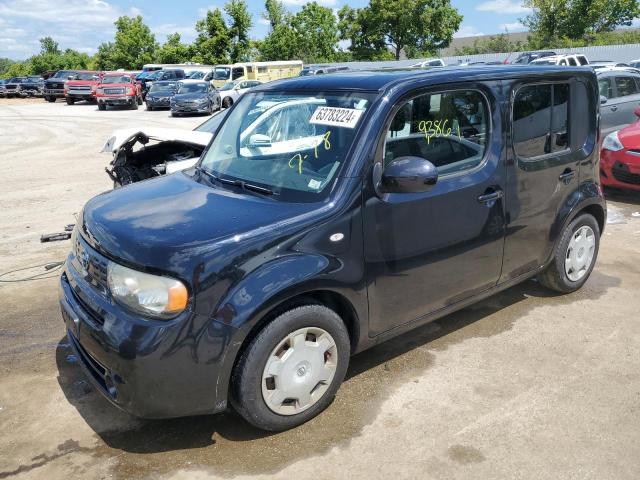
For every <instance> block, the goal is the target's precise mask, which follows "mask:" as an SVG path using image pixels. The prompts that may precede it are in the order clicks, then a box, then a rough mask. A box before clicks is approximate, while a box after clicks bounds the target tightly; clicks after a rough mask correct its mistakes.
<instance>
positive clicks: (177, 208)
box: [82, 172, 317, 280]
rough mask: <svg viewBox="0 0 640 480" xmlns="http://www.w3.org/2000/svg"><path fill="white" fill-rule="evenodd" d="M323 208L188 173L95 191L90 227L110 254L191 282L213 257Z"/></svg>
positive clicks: (86, 219) (86, 225) (86, 216)
mask: <svg viewBox="0 0 640 480" xmlns="http://www.w3.org/2000/svg"><path fill="white" fill-rule="evenodd" d="M316 208H317V205H314V204H300V203H283V202H279V201H276V200H273V199H268V198H265V199H263V198H260V197H255V196H252V195H246V194H244V193H234V192H232V191H229V190H225V189H222V188H214V187H211V186H209V185H208V184H203V183H199V182H198V181H196V180H195V179H193V178H192V177H190V176H188V175H186V174H185V173H182V172H180V173H176V174H173V175H167V176H162V177H157V178H154V179H152V180H147V181H144V182H138V183H134V184H131V185H129V186H127V187H124V188H121V189H118V190H113V191H110V192H106V193H103V194H101V195H98V196H96V197H94V198H93V199H91V200H89V202H87V204H86V205H85V207H84V210H83V219H82V220H83V223H82V225H83V232H84V233H83V235H84V236H85V238H87V240H88V241H89V242H90V243H91V244H92V245H93V246H94V247H95V248H97V249H98V250H100V251H102V252H103V253H104V254H106V255H107V256H110V257H112V258H114V259H115V260H121V261H123V262H124V263H128V264H131V265H133V266H138V268H149V269H156V270H161V271H166V272H170V273H173V274H174V275H176V276H179V277H181V278H183V279H186V280H189V279H191V274H192V273H193V271H194V269H196V268H201V267H202V266H209V265H208V264H207V263H206V262H207V260H208V259H210V260H211V261H213V262H215V263H220V264H224V263H225V262H226V261H228V260H227V256H226V254H225V252H226V253H229V252H230V249H232V250H236V251H237V250H238V249H244V248H250V244H251V243H252V242H253V241H256V239H258V238H261V237H263V236H264V235H276V234H277V233H278V232H279V231H282V229H283V228H285V227H286V226H287V225H291V224H292V223H293V222H296V221H298V219H302V218H305V217H307V215H305V214H308V213H310V212H312V211H314V209H316ZM199 265H200V267H199Z"/></svg>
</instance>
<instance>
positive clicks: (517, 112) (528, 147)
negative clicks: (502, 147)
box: [513, 83, 569, 158]
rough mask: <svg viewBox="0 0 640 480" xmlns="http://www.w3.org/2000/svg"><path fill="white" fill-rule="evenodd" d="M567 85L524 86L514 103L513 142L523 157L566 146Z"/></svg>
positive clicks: (544, 153) (567, 138)
mask: <svg viewBox="0 0 640 480" xmlns="http://www.w3.org/2000/svg"><path fill="white" fill-rule="evenodd" d="M568 115H569V85H568V84H565V83H561V84H537V85H526V86H524V87H522V88H520V89H518V91H517V92H516V95H515V99H514V102H513V145H514V148H515V151H516V154H517V155H518V156H519V157H523V158H533V157H539V156H541V155H546V154H549V153H553V152H560V151H562V150H566V149H567V148H568V147H569V117H568Z"/></svg>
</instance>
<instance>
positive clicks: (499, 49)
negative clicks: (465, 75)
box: [455, 33, 525, 55]
mask: <svg viewBox="0 0 640 480" xmlns="http://www.w3.org/2000/svg"><path fill="white" fill-rule="evenodd" d="M522 50H525V45H524V44H523V43H522V42H521V41H520V40H518V41H517V42H512V41H511V40H509V36H508V35H507V34H505V33H501V34H499V35H492V36H491V37H489V38H477V39H475V40H474V41H473V46H469V45H465V46H463V47H462V48H456V51H455V54H456V55H478V54H482V53H509V52H519V51H522Z"/></svg>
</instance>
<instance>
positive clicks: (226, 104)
mask: <svg viewBox="0 0 640 480" xmlns="http://www.w3.org/2000/svg"><path fill="white" fill-rule="evenodd" d="M231 105H233V100H231V98H229V97H224V100H222V106H223V107H224V108H229V107H230V106H231Z"/></svg>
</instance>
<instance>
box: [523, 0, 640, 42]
mask: <svg viewBox="0 0 640 480" xmlns="http://www.w3.org/2000/svg"><path fill="white" fill-rule="evenodd" d="M525 6H526V7H528V8H531V9H533V11H532V13H531V14H529V15H527V16H526V17H524V18H522V19H520V21H521V22H522V24H523V25H525V26H526V27H528V28H529V31H530V32H531V36H530V42H531V43H532V45H533V46H534V47H535V48H540V47H545V46H552V45H554V44H557V43H558V42H562V39H569V40H578V39H582V38H588V37H590V36H593V35H595V34H599V33H604V32H610V31H612V30H614V29H615V28H616V27H618V26H622V25H626V26H629V25H631V22H632V21H633V19H634V18H636V17H638V16H639V15H640V4H639V3H638V0H526V1H525Z"/></svg>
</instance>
